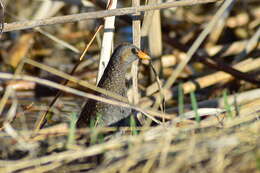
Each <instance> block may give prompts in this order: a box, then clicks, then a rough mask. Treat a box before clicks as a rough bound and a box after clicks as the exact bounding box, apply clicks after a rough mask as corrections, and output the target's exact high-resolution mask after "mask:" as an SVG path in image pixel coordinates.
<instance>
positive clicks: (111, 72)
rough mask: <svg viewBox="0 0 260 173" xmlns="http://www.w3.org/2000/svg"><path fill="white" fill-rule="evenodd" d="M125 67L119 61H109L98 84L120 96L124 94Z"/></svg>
mask: <svg viewBox="0 0 260 173" xmlns="http://www.w3.org/2000/svg"><path fill="white" fill-rule="evenodd" d="M126 71H127V69H126V68H124V65H123V64H121V63H120V62H113V61H110V62H109V64H108V65H107V67H106V69H105V71H104V74H103V75H102V77H101V79H100V81H99V83H98V86H99V87H101V88H104V89H106V90H109V91H112V92H114V93H116V94H120V95H122V96H125V95H126V84H125V75H126Z"/></svg>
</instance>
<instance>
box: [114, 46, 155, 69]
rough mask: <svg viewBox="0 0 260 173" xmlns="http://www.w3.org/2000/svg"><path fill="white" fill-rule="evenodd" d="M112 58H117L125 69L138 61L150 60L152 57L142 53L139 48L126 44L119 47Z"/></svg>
mask: <svg viewBox="0 0 260 173" xmlns="http://www.w3.org/2000/svg"><path fill="white" fill-rule="evenodd" d="M112 57H115V58H116V59H117V60H118V61H120V63H121V64H124V67H128V66H129V65H131V64H132V62H134V61H135V60H137V59H141V60H142V59H143V60H150V59H151V58H150V56H149V55H147V54H146V53H144V52H143V51H141V50H140V49H139V48H137V47H136V46H134V45H133V44H129V43H124V44H121V45H119V46H118V47H117V48H116V49H115V51H114V53H113V55H112Z"/></svg>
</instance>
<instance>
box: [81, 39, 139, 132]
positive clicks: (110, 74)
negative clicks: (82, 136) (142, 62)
mask: <svg viewBox="0 0 260 173" xmlns="http://www.w3.org/2000/svg"><path fill="white" fill-rule="evenodd" d="M136 50H139V49H138V48H137V47H135V46H134V45H132V44H121V45H119V46H118V47H117V48H116V49H115V51H114V53H113V54H112V56H111V59H110V61H109V63H108V65H107V67H106V69H105V71H104V74H103V76H102V77H101V79H100V81H99V83H98V87H101V88H104V89H106V90H109V91H112V92H114V93H116V94H119V95H122V96H126V91H127V88H126V84H125V75H126V72H127V69H128V67H130V65H131V64H132V62H133V61H134V60H136V59H138V56H137V55H136V54H135V51H136ZM96 95H99V96H101V97H106V98H109V97H107V96H105V95H103V94H99V93H96ZM130 113H131V109H129V108H123V107H119V106H113V105H110V104H106V103H102V102H98V101H95V100H88V101H87V102H86V104H85V106H84V107H83V109H82V112H81V114H80V117H79V119H78V121H77V127H78V128H81V127H88V126H89V125H90V121H91V120H93V121H94V122H97V125H98V126H109V125H111V124H114V123H116V122H118V121H120V120H122V119H123V118H126V117H127V116H129V115H130Z"/></svg>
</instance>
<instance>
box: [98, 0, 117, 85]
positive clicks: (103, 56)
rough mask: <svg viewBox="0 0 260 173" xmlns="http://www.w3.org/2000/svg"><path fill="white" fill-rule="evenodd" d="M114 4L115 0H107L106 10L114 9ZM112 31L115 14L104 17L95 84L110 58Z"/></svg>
mask: <svg viewBox="0 0 260 173" xmlns="http://www.w3.org/2000/svg"><path fill="white" fill-rule="evenodd" d="M116 5H117V0H107V9H108V10H112V9H116ZM114 32H115V16H111V17H106V18H105V24H104V34H103V39H102V46H101V53H100V60H99V68H98V76H97V82H96V84H98V82H99V80H100V79H101V77H102V75H103V73H104V71H105V68H106V67H107V64H108V62H109V60H110V56H111V53H112V50H113V43H114Z"/></svg>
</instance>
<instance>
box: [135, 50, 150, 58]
mask: <svg viewBox="0 0 260 173" xmlns="http://www.w3.org/2000/svg"><path fill="white" fill-rule="evenodd" d="M137 56H138V57H139V58H140V59H143V60H150V59H151V57H150V56H149V55H147V54H146V53H144V52H143V51H141V50H139V51H138V52H137Z"/></svg>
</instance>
